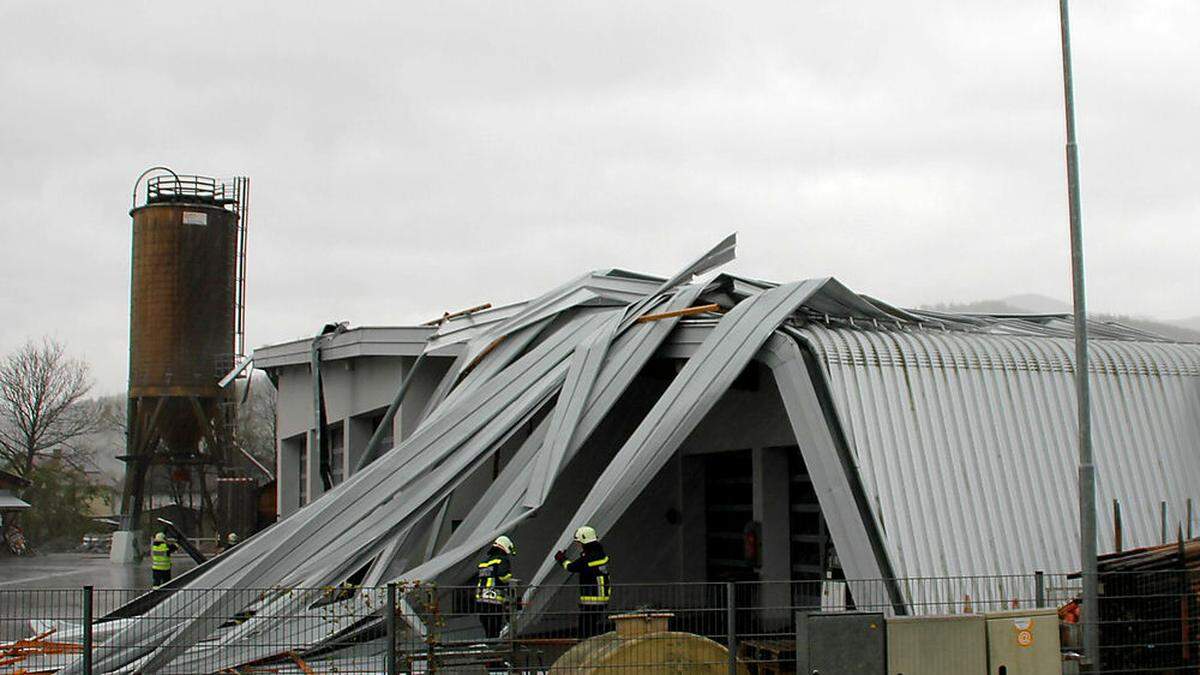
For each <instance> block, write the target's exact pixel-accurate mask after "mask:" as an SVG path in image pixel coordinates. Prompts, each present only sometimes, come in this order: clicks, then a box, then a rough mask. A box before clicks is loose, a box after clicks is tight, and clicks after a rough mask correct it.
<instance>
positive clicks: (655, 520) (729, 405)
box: [277, 357, 795, 601]
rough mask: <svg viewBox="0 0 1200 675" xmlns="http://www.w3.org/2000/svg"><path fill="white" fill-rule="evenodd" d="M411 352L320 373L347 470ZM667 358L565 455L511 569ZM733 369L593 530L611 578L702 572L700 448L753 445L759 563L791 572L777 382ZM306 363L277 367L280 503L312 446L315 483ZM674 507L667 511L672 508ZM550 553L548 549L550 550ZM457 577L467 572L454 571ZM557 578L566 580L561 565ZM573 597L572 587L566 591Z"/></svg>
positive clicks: (563, 510)
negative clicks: (608, 519) (706, 406)
mask: <svg viewBox="0 0 1200 675" xmlns="http://www.w3.org/2000/svg"><path fill="white" fill-rule="evenodd" d="M411 364H412V359H411V358H409V357H369V358H360V359H353V360H345V363H344V364H343V363H340V362H335V363H334V365H331V366H326V368H325V369H324V373H325V374H326V378H325V394H326V408H327V411H328V419H329V422H330V423H331V424H333V423H337V422H339V421H340V422H344V423H345V424H346V427H345V428H346V447H347V452H346V462H347V464H348V466H347V468H346V475H349V473H350V467H351V466H353V463H354V462H356V461H357V458H358V457H359V456H360V454H361V450H362V448H363V446H364V445H365V444H366V442H367V439H368V438H369V437H370V434H371V432H372V429H371V426H370V424H369V423H368V421H367V418H368V416H369V415H370V414H372V413H377V412H381V411H382V408H383V407H384V406H386V405H387V403H388V402H389V401H390V399H391V397H392V396H393V395H394V393H395V387H396V386H397V384H398V382H399V379H400V377H402V375H403V374H404V373H406V372H407V368H409V367H411ZM448 364H449V359H446V360H444V362H435V363H434V366H435V367H434V368H432V369H430V370H425V369H424V367H423V369H422V371H423V372H422V373H419V374H418V376H419V379H418V380H417V381H415V382H414V384H413V388H412V389H411V390H410V392H409V394H408V395H407V396H406V398H405V404H404V405H403V406H402V409H401V414H399V415H398V416H397V420H396V422H395V424H394V426H393V432H394V434H395V437H396V438H402V437H404V436H405V435H406V434H407V433H408V432H410V431H411V430H412V428H413V427H414V426H415V424H416V418H417V415H419V413H420V410H421V408H423V406H424V404H425V401H426V400H427V399H428V397H429V395H430V393H432V391H433V390H434V388H435V387H436V385H437V382H438V381H439V379H440V377H441V374H442V372H443V371H444V369H445V368H446V367H447V366H448ZM673 365H674V362H672V361H668V360H658V361H656V362H655V363H654V364H653V365H652V366H651V368H649V369H648V371H647V372H646V373H644V374H642V375H640V376H639V377H638V378H637V379H635V380H634V382H633V384H631V385H630V388H629V390H628V391H627V392H626V394H625V395H624V396H623V397H622V399H621V400H620V401H619V402H618V404H617V405H616V406H615V407H614V409H613V411H612V412H611V413H610V414H609V415H608V417H607V418H606V419H605V420H604V421H603V422H602V423H601V424H600V426H599V427H598V428H597V430H596V431H595V433H593V435H592V436H591V438H589V439H588V440H587V442H586V443H584V445H583V447H582V448H581V449H580V451H579V453H578V454H577V455H576V457H575V458H574V459H573V460H572V461H571V462H570V463H569V464H568V465H567V466H566V467H565V469H564V471H563V474H562V476H561V477H560V478H559V480H558V481H557V482H556V483H555V486H554V489H553V490H552V491H551V493H550V495H549V498H548V500H547V502H546V504H545V505H544V506H543V508H542V509H541V510H540V512H539V513H538V515H537V516H535V517H533V518H531V519H529V520H527V521H525V522H524V523H522V524H521V525H520V526H519V527H518V528H517V530H516V531H515V532H512V533H510V534H511V535H512V536H513V537H514V539H515V540H516V541H517V546H518V548H519V550H520V551H521V552H522V555H519V556H517V558H516V560H515V561H514V573H515V574H516V576H517V578H519V579H522V578H523V579H528V578H529V577H530V576H532V574H533V573H534V571H535V570H536V568H537V567H538V565H539V564H540V563H541V558H540V555H541V554H542V553H544V552H546V551H548V549H549V547H550V546H551V545H552V544H553V542H554V540H555V539H557V537H558V535H559V533H560V532H561V531H562V529H563V528H564V527H566V524H567V521H568V520H569V519H570V517H571V516H572V515H574V513H575V511H576V509H577V508H578V507H579V505H580V503H582V501H583V499H584V497H586V496H587V493H588V491H589V490H590V489H591V486H592V484H593V483H594V482H595V479H596V478H597V477H598V476H599V475H600V473H601V472H602V471H603V469H604V468H605V467H606V466H607V465H608V462H609V461H610V460H611V458H612V457H613V456H614V455H615V453H616V452H617V450H619V449H620V447H621V445H622V444H623V443H624V442H625V440H626V439H627V438H628V437H629V435H630V434H631V433H632V432H633V431H634V429H636V427H637V425H638V424H639V423H640V422H641V420H642V418H643V417H644V416H645V414H646V412H647V411H648V410H649V409H650V407H651V406H652V405H653V404H654V402H655V401H657V399H658V397H659V395H660V394H661V393H662V391H663V390H664V389H665V388H666V386H667V385H668V384H669V382H670V378H671V377H672V376H673V374H674V372H675V368H674V367H673ZM752 368H753V369H754V370H755V372H754V373H752V374H750V375H749V376H746V377H743V378H741V379H740V380H739V382H738V385H737V387H736V388H734V389H732V390H730V391H729V392H728V393H726V395H725V396H724V397H722V399H721V400H720V402H719V403H718V404H717V406H716V407H715V408H714V409H713V411H712V412H711V413H710V414H709V415H708V416H707V417H706V418H705V419H704V420H703V421H702V422H701V423H700V425H699V426H698V427H697V429H696V430H695V432H694V433H693V434H692V435H691V436H690V437H689V438H688V439H687V441H686V442H685V443H684V444H683V446H682V447H681V449H680V451H679V452H678V453H676V456H675V457H673V458H672V460H671V461H670V462H668V463H667V465H666V466H664V467H663V469H662V470H661V471H660V472H659V473H658V475H657V476H655V477H654V479H653V480H652V482H651V483H650V485H649V487H648V489H646V490H645V491H644V492H643V493H642V494H641V495H639V496H638V497H637V499H636V500H635V501H634V503H633V504H631V505H630V508H629V510H628V511H627V512H626V515H625V516H624V517H622V518H621V519H620V520H619V521H618V522H617V524H616V526H615V527H614V528H613V530H612V531H611V532H602V533H600V534H601V536H602V538H603V539H604V543H605V545H606V547H607V548H608V551H609V553H610V555H611V556H612V558H613V570H614V576H615V579H616V581H617V582H618V583H626V584H628V583H653V582H663V581H676V580H687V581H704V580H705V573H706V566H705V545H704V535H705V494H704V473H703V462H701V461H698V459H689V458H693V457H695V458H699V456H701V455H703V454H705V453H711V452H722V451H728V450H740V449H753V450H754V453H753V456H754V462H755V466H754V482H755V485H754V487H755V500H754V514H753V517H754V519H755V520H756V521H758V522H760V523H761V525H762V545H763V567H762V569H761V574H762V576H763V578H767V579H781V580H785V579H789V578H790V539H789V523H788V516H789V512H788V506H787V505H788V494H787V490H788V470H787V457H786V454H785V451H782V450H779V449H778V446H788V445H792V444H794V443H795V438H794V436H793V435H792V431H791V428H790V426H789V424H788V421H787V417H786V414H785V412H784V409H783V406H782V403H781V402H780V399H779V396H778V393H777V390H776V388H775V383H774V382H773V380H772V379H771V377H770V374H769V372H767V371H766V370H765V369H762V368H760V367H759V366H757V365H754V366H752ZM308 371H309V369H308V366H306V365H305V366H295V367H287V368H282V369H280V370H279V371H278V373H277V377H278V383H279V385H278V386H279V413H278V414H279V433H280V439H281V440H280V442H279V461H280V470H279V476H280V480H279V497H280V499H279V503H280V510H281V515H284V516H286V515H288V514H290V513H292V512H294V511H295V510H296V509H297V508H298V506H299V501H298V497H299V491H300V490H299V486H298V481H299V456H300V453H301V452H307V453H308V457H309V462H308V466H307V469H308V471H307V477H306V481H307V486H308V490H309V495H310V499H312V498H315V497H316V496H317V495H318V494H319V493H320V490H321V480H320V477H319V474H318V464H319V462H318V461H317V456H316V450H315V448H312V447H310V446H311V443H310V442H309V439H310V437H311V433H310V430H311V426H312V390H311V386H312V383H311V378H310V375H309V372H308ZM532 428H533V425H532V424H530V425H527V428H526V430H525V431H524V432H522V433H518V434H517V435H516V436H515V437H514V438H512V439H510V441H509V442H508V443H507V444H506V445H505V446H504V447H503V448H501V450H500V452H499V457H500V464H499V468H503V467H504V466H505V465H506V464H507V462H508V460H509V459H511V457H512V455H513V453H514V452H515V451H516V449H517V447H518V446H519V445H520V443H521V442H522V441H523V440H524V439H525V438H526V437H527V435H528V432H529V431H531V430H532ZM495 470H496V467H495V466H494V465H493V463H492V462H491V461H490V460H489V461H487V462H485V463H484V464H483V465H481V466H480V467H479V468H478V469H477V470H476V471H475V472H474V473H473V474H472V475H471V476H470V477H468V478H467V480H466V481H465V482H464V483H463V484H462V486H461V487H459V489H458V490H457V491H456V492H455V494H454V496H453V497H452V498H451V502H450V505H449V507H448V510H447V515H446V518H445V521H444V522H443V523H442V525H441V527H440V529H439V531H438V534H437V537H438V541H439V542H444V541H445V540H446V538H447V537H448V536H449V534H450V530H451V525H452V523H453V522H454V521H456V520H461V519H463V518H464V517H465V516H466V515H467V513H468V512H469V510H470V508H471V507H472V506H473V505H474V503H475V501H476V500H477V499H478V498H479V496H480V495H482V493H483V492H484V491H485V490H486V489H487V487H488V486H489V485H490V484H491V482H492V480H493V475H494V473H495ZM671 511H675V512H677V513H678V515H679V518H678V519H677V520H676V521H675V522H670V520H669V519H668V514H669V512H671ZM550 553H552V551H551V552H550ZM458 581H462V582H467V581H469V580H468V579H462V580H458ZM559 581H560V582H563V583H569V580H568V579H566V578H565V577H562V578H560V579H559ZM564 597H565V598H566V600H568V601H569V600H570V597H571V596H570V593H567V594H566V596H564Z"/></svg>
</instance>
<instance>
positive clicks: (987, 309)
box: [924, 293, 1200, 342]
mask: <svg viewBox="0 0 1200 675" xmlns="http://www.w3.org/2000/svg"><path fill="white" fill-rule="evenodd" d="M924 309H931V310H935V311H938V312H963V313H968V314H971V313H975V314H1070V313H1071V305H1069V304H1067V303H1065V302H1063V301H1061V300H1055V299H1054V298H1050V297H1046V296H1044V295H1037V294H1036V293H1027V294H1023V295H1010V296H1008V297H1007V298H1003V299H1000V300H979V301H976V302H945V303H937V304H934V305H926V306H925V307H924ZM1090 318H1092V319H1094V320H1096V321H1105V322H1116V323H1120V324H1123V325H1125V326H1129V327H1130V328H1136V329H1138V330H1142V331H1146V332H1147V333H1153V334H1154V335H1158V336H1161V337H1164V338H1167V339H1169V340H1178V341H1180V342H1200V316H1198V317H1193V318H1191V319H1184V320H1181V321H1160V320H1158V319H1153V318H1148V317H1137V316H1129V315H1125V314H1103V313H1092V314H1091V315H1090Z"/></svg>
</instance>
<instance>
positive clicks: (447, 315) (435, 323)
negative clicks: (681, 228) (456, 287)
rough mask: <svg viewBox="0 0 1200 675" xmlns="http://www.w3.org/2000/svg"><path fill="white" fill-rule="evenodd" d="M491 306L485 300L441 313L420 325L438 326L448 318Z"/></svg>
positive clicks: (454, 317) (472, 312)
mask: <svg viewBox="0 0 1200 675" xmlns="http://www.w3.org/2000/svg"><path fill="white" fill-rule="evenodd" d="M491 308H492V303H490V302H485V303H483V304H482V305H475V306H474V307H468V308H467V309H460V310H458V311H457V312H446V313H445V314H443V315H442V317H441V318H440V319H434V320H433V321H426V322H425V323H423V324H421V325H422V326H440V325H442V324H443V323H445V322H447V321H449V320H450V319H457V318H458V317H460V316H466V315H468V314H474V313H475V312H482V311H483V310H485V309H491Z"/></svg>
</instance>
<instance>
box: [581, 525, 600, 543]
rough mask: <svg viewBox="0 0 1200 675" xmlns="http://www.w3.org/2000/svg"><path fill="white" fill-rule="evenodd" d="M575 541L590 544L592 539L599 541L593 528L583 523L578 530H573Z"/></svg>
mask: <svg viewBox="0 0 1200 675" xmlns="http://www.w3.org/2000/svg"><path fill="white" fill-rule="evenodd" d="M575 541H577V542H579V543H581V544H590V543H592V542H593V541H599V537H597V536H596V530H595V529H593V528H592V527H589V526H587V525H584V526H583V527H581V528H579V529H578V530H575Z"/></svg>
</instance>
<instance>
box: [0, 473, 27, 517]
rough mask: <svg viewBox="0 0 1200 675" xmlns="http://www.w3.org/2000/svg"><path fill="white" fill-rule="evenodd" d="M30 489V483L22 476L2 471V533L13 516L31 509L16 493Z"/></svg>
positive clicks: (0, 503) (0, 499) (0, 511)
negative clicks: (23, 489) (22, 489)
mask: <svg viewBox="0 0 1200 675" xmlns="http://www.w3.org/2000/svg"><path fill="white" fill-rule="evenodd" d="M26 487H29V481H28V480H26V479H24V478H21V477H20V476H18V475H16V474H14V473H9V472H7V471H0V531H3V529H4V528H5V527H7V525H8V519H9V517H10V516H11V514H13V513H16V512H18V511H24V510H26V509H28V508H29V503H28V502H26V501H25V500H23V499H21V498H20V497H17V496H16V494H14V492H16V491H17V490H20V489H21V488H26Z"/></svg>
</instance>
